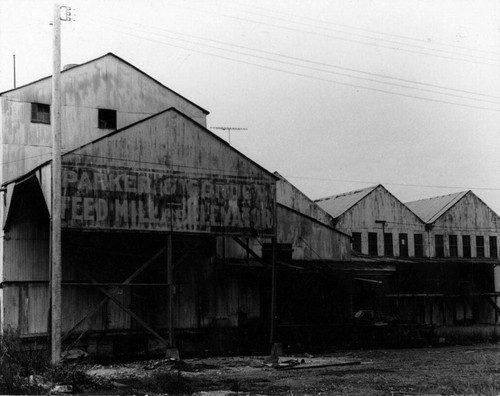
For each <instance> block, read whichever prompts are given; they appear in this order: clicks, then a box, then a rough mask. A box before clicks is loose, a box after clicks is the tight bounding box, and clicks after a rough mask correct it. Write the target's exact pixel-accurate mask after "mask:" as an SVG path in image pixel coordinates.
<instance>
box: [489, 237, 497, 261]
mask: <svg viewBox="0 0 500 396" xmlns="http://www.w3.org/2000/svg"><path fill="white" fill-rule="evenodd" d="M490 257H491V258H498V245H497V237H496V236H490Z"/></svg>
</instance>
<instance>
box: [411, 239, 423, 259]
mask: <svg viewBox="0 0 500 396" xmlns="http://www.w3.org/2000/svg"><path fill="white" fill-rule="evenodd" d="M413 238H414V243H415V257H424V238H423V237H422V234H415V235H414V236H413Z"/></svg>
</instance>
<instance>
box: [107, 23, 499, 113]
mask: <svg viewBox="0 0 500 396" xmlns="http://www.w3.org/2000/svg"><path fill="white" fill-rule="evenodd" d="M110 19H112V20H116V21H118V22H120V23H122V24H125V23H128V22H127V21H124V20H122V19H118V18H113V17H111V18H110ZM132 24H134V25H137V26H141V27H143V28H145V29H155V30H158V31H162V32H168V33H171V34H176V35H180V36H185V37H191V38H195V39H197V40H204V41H209V42H214V43H217V44H222V45H226V46H231V47H235V48H241V49H245V50H248V51H253V52H258V53H263V54H267V55H271V56H276V57H280V58H285V59H291V60H294V61H299V62H304V63H309V64H313V65H319V66H327V67H331V68H334V69H339V70H344V71H350V72H354V73H359V74H364V75H369V76H374V77H379V78H385V79H390V80H395V81H401V82H406V83H411V84H416V85H423V86H427V87H432V88H438V89H444V90H450V91H454V92H462V93H466V94H471V95H475V96H482V97H489V98H494V99H499V100H500V96H496V95H487V94H484V93H480V92H474V91H468V90H464V89H457V88H452V87H447V86H442V85H438V84H431V83H426V82H422V81H415V80H410V79H404V78H398V77H393V76H387V75H384V74H381V73H373V72H367V71H363V70H358V69H353V68H348V67H342V66H338V65H334V64H331V63H327V62H318V61H314V60H311V59H305V58H300V57H295V56H290V55H286V54H282V53H278V52H274V51H266V50H263V49H259V48H252V47H248V46H243V45H239V44H234V43H228V42H225V41H222V40H214V39H210V38H207V37H202V36H197V35H193V34H187V33H181V32H177V31H174V30H170V29H165V28H161V27H157V26H152V25H144V24H140V23H137V22H132ZM114 26H117V25H114ZM119 27H120V28H130V25H128V26H127V27H126V26H125V25H122V26H119ZM134 30H136V31H137V30H138V29H134ZM142 32H143V33H149V32H148V31H147V30H143V31H142ZM153 34H157V35H159V34H158V33H153ZM162 35H163V36H164V37H167V38H172V39H174V40H179V41H185V42H189V43H194V44H197V45H198V43H195V42H192V41H189V40H182V39H179V38H177V37H171V36H168V35H165V34H162ZM199 45H204V44H199ZM212 48H216V49H221V50H224V51H230V50H228V49H225V48H220V47H212ZM231 52H235V51H231ZM236 53H239V54H241V53H240V52H236ZM243 54H244V55H246V56H253V55H250V54H246V53H243ZM262 59H266V60H271V61H276V60H274V59H269V58H262ZM286 64H290V63H286ZM292 65H294V66H298V67H303V66H300V65H296V64H292ZM312 70H316V71H325V72H328V73H333V74H339V75H342V76H347V77H352V78H357V79H363V80H367V81H373V82H376V83H381V84H389V85H395V86H399V87H403V88H410V89H420V88H416V87H409V86H406V85H399V84H394V83H390V82H385V81H379V80H373V79H365V78H362V77H359V76H355V75H352V74H343V73H334V72H330V71H326V70H322V69H314V68H313V69H312ZM420 90H422V89H420ZM428 92H433V93H438V94H444V95H451V94H447V93H442V92H436V91H432V90H428ZM452 96H454V95H452ZM458 97H462V96H458ZM464 98H466V99H470V100H477V99H475V98H467V97H464ZM485 102H489V103H495V104H496V103H498V102H493V101H485Z"/></svg>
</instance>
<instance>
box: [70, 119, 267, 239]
mask: <svg viewBox="0 0 500 396" xmlns="http://www.w3.org/2000/svg"><path fill="white" fill-rule="evenodd" d="M62 190H63V191H62V195H63V205H64V209H63V213H64V216H63V227H65V228H79V229H103V230H138V231H141V230H148V231H149V230H156V231H175V232H202V233H210V232H212V233H227V234H240V235H241V234H252V235H253V234H255V233H257V234H260V235H270V234H272V233H273V226H274V216H273V213H274V205H275V200H276V198H275V196H276V188H275V177H274V176H273V175H272V174H270V173H269V172H267V171H265V170H264V169H262V168H261V167H259V166H258V165H257V164H255V163H254V162H252V161H251V160H249V159H248V158H246V157H244V156H243V155H242V154H240V153H239V152H237V151H236V150H234V149H232V148H231V147H230V146H228V145H227V144H226V143H225V142H224V141H222V140H221V139H219V138H218V137H216V136H215V135H213V134H211V133H210V132H209V131H208V130H206V129H204V128H203V127H201V126H200V125H199V124H196V123H195V122H193V121H192V120H190V119H189V118H187V117H186V116H184V115H183V114H181V113H179V112H177V111H176V110H168V111H166V112H163V113H161V114H159V115H156V116H154V117H152V118H150V119H147V120H145V121H143V122H141V123H138V124H136V125H134V126H131V127H130V128H127V129H125V130H122V131H120V132H119V133H116V134H113V135H111V136H109V137H106V138H104V139H101V140H99V141H96V142H94V143H91V144H88V145H86V146H83V147H82V148H80V149H78V150H75V151H73V152H71V153H68V154H67V155H65V156H64V157H63V180H62Z"/></svg>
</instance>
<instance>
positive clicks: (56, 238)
mask: <svg viewBox="0 0 500 396" xmlns="http://www.w3.org/2000/svg"><path fill="white" fill-rule="evenodd" d="M60 13H61V6H60V5H59V4H57V3H56V4H54V20H53V27H54V36H53V53H52V55H53V71H52V121H51V123H52V224H51V231H52V238H51V244H52V248H51V258H52V260H51V279H50V292H51V314H52V315H51V351H50V352H51V354H50V356H51V363H52V364H53V365H56V364H58V363H59V362H60V359H61V16H60Z"/></svg>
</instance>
